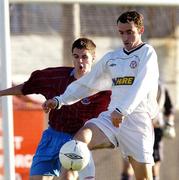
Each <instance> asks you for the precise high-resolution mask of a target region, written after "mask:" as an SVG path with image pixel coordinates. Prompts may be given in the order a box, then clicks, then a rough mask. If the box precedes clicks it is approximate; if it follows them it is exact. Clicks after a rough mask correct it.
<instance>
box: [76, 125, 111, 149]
mask: <svg viewBox="0 0 179 180" xmlns="http://www.w3.org/2000/svg"><path fill="white" fill-rule="evenodd" d="M74 139H76V140H79V141H82V142H84V143H86V144H87V145H88V147H89V149H90V150H93V149H100V148H113V147H114V145H113V144H112V143H111V142H110V141H109V139H108V138H107V136H106V135H105V134H104V133H103V132H102V131H101V130H100V129H99V128H98V127H97V126H96V125H95V124H93V123H88V124H86V125H85V126H84V127H82V128H81V129H80V130H79V131H78V132H77V133H76V135H75V136H74Z"/></svg>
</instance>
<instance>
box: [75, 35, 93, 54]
mask: <svg viewBox="0 0 179 180" xmlns="http://www.w3.org/2000/svg"><path fill="white" fill-rule="evenodd" d="M74 48H78V49H86V50H89V51H90V52H91V53H92V54H95V51H96V44H95V43H94V42H93V41H92V40H91V39H88V38H78V39H77V40H75V41H74V42H73V44H72V53H73V50H74Z"/></svg>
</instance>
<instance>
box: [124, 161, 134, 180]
mask: <svg viewBox="0 0 179 180" xmlns="http://www.w3.org/2000/svg"><path fill="white" fill-rule="evenodd" d="M122 163H123V164H122V173H121V180H132V179H133V175H134V171H133V169H132V166H131V164H130V163H129V161H128V160H127V159H123V162H122Z"/></svg>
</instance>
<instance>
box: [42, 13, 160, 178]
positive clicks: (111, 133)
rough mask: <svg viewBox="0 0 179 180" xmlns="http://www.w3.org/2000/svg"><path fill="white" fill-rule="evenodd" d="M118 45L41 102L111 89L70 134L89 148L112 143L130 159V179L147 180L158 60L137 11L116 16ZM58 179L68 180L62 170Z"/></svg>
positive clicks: (56, 104)
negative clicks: (102, 105) (102, 107)
mask: <svg viewBox="0 0 179 180" xmlns="http://www.w3.org/2000/svg"><path fill="white" fill-rule="evenodd" d="M117 28H118V31H119V35H120V38H121V39H122V42H123V44H124V47H123V48H119V49H118V50H116V51H113V52H109V53H107V54H106V55H104V57H103V58H102V59H101V60H99V61H98V63H97V64H96V65H95V66H94V67H93V68H92V70H91V72H90V73H89V74H87V75H85V76H83V77H82V78H80V79H79V80H77V81H75V82H73V83H71V84H70V85H69V86H68V87H67V89H66V91H65V92H64V93H63V94H62V95H60V96H56V97H54V98H53V99H49V100H47V101H45V102H44V104H43V109H44V111H46V112H48V111H49V110H50V109H55V108H60V107H61V106H62V105H70V104H73V103H75V102H77V101H79V100H80V99H81V98H83V97H87V96H90V95H93V94H95V93H97V92H99V91H102V90H112V95H111V102H110V104H109V107H108V111H105V112H102V113H101V114H100V115H99V116H98V118H93V119H91V120H89V121H88V122H87V123H86V124H85V125H84V127H82V128H81V129H80V130H79V131H78V132H77V134H76V135H75V137H74V139H77V140H79V141H82V142H85V143H87V144H88V147H89V149H90V150H92V149H99V148H113V147H118V146H119V148H120V150H121V151H122V154H123V155H124V157H126V158H127V159H128V160H129V162H130V163H131V165H132V167H133V169H134V173H135V177H136V180H152V165H153V164H154V161H153V156H152V154H153V142H154V133H153V126H152V119H153V118H154V117H155V115H156V114H157V111H158V105H157V101H156V95H157V88H158V78H159V72H158V63H157V55H156V52H155V50H154V49H153V47H152V46H151V45H149V44H147V43H144V42H143V41H142V38H141V36H142V34H143V32H144V25H143V16H142V15H141V14H140V13H138V12H136V11H127V12H124V13H123V14H121V15H120V16H119V18H118V19H117ZM63 175H64V176H63V177H62V178H61V179H65V180H66V179H73V177H72V176H71V175H72V172H71V171H64V172H63Z"/></svg>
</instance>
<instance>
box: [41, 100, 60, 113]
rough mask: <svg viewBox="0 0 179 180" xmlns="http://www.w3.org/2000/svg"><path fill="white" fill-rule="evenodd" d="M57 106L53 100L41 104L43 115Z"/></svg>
mask: <svg viewBox="0 0 179 180" xmlns="http://www.w3.org/2000/svg"><path fill="white" fill-rule="evenodd" d="M57 104H58V102H57V101H56V100H55V99H49V100H47V101H45V102H44V103H43V104H42V108H43V110H44V111H45V113H48V112H49V111H50V110H51V109H55V108H56V107H57Z"/></svg>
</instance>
